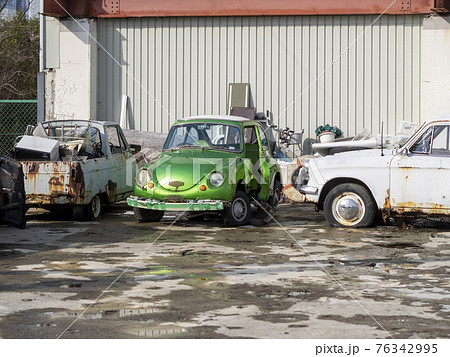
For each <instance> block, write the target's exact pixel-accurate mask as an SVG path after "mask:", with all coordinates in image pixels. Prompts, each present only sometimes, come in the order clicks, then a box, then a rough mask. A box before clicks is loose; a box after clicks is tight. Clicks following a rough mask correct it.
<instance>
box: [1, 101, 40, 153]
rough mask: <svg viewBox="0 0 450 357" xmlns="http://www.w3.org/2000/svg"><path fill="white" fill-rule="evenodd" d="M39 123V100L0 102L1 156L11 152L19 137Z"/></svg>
mask: <svg viewBox="0 0 450 357" xmlns="http://www.w3.org/2000/svg"><path fill="white" fill-rule="evenodd" d="M36 123H37V100H0V155H7V154H9V152H10V151H11V149H12V147H13V145H14V140H15V138H16V137H17V136H19V135H23V133H24V132H25V129H26V128H27V126H28V125H36Z"/></svg>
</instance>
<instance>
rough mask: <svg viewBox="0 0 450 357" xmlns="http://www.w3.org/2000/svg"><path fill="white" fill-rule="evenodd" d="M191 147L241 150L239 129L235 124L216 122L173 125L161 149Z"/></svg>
mask: <svg viewBox="0 0 450 357" xmlns="http://www.w3.org/2000/svg"><path fill="white" fill-rule="evenodd" d="M191 147H192V148H201V149H213V150H226V151H232V152H241V151H242V139H241V131H240V129H239V128H238V127H237V126H233V125H226V124H218V123H186V124H179V125H174V126H173V127H172V128H171V129H170V132H169V135H168V136H167V140H166V142H165V144H164V147H163V150H174V149H185V148H191Z"/></svg>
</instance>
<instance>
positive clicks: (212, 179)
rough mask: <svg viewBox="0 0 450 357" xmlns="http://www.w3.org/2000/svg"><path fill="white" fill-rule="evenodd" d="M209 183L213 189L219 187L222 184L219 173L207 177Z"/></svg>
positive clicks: (221, 177)
mask: <svg viewBox="0 0 450 357" xmlns="http://www.w3.org/2000/svg"><path fill="white" fill-rule="evenodd" d="M209 182H210V183H211V185H213V186H214V187H220V186H222V184H223V175H222V174H221V173H220V172H213V173H212V174H211V175H210V176H209Z"/></svg>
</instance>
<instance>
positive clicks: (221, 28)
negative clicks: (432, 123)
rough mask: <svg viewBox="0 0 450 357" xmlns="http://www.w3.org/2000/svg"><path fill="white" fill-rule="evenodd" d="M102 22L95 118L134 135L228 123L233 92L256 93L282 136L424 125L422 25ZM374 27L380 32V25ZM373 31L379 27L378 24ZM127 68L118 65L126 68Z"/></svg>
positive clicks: (407, 19) (316, 19) (384, 21)
mask: <svg viewBox="0 0 450 357" xmlns="http://www.w3.org/2000/svg"><path fill="white" fill-rule="evenodd" d="M376 19H377V16H287V17H283V16H281V17H222V18H220V17H210V18H129V19H99V21H98V40H99V43H100V44H101V46H103V47H104V49H105V50H107V51H108V52H109V53H110V54H111V55H112V56H113V57H114V59H115V60H117V63H116V62H115V60H113V59H112V58H111V57H110V56H108V55H107V54H106V53H105V51H104V50H102V49H99V56H98V77H99V82H98V101H99V102H98V118H100V119H108V120H114V121H116V122H117V121H119V115H120V105H121V96H122V95H123V94H126V95H128V96H129V97H130V98H131V106H130V114H131V118H132V126H133V127H134V128H136V129H141V130H148V131H163V132H166V131H167V130H168V128H169V126H170V124H172V123H173V122H174V120H175V119H176V118H180V117H184V116H190V115H197V114H226V111H227V104H226V100H227V91H228V83H233V82H248V83H250V84H251V90H252V96H253V101H254V103H255V105H256V107H257V110H258V111H265V110H266V109H269V110H270V111H271V112H272V113H273V118H274V120H275V122H276V123H278V125H279V126H280V127H286V126H289V127H290V128H294V129H296V130H300V129H302V128H305V131H306V134H307V135H306V136H310V137H315V134H314V129H315V128H316V127H317V126H319V125H324V124H326V123H329V124H332V125H336V126H338V127H339V128H341V129H342V130H343V131H344V133H345V134H346V135H353V134H355V133H357V132H359V131H360V130H361V129H363V128H366V129H368V130H369V131H371V132H373V133H379V132H380V130H381V122H382V121H384V122H385V131H386V132H388V133H391V134H394V133H395V132H396V129H397V127H398V124H399V122H400V121H402V120H407V121H413V122H419V120H420V118H419V115H420V57H421V56H420V53H421V34H422V24H423V16H383V17H381V18H380V19H379V20H378V21H376V22H375V20H376ZM374 22H375V23H374ZM372 23H373V25H372ZM119 64H120V66H119Z"/></svg>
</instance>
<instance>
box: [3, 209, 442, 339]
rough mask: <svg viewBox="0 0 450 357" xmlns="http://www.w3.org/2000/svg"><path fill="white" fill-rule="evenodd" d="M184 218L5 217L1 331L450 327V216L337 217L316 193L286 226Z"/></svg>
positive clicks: (238, 332)
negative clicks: (417, 221) (398, 220)
mask: <svg viewBox="0 0 450 357" xmlns="http://www.w3.org/2000/svg"><path fill="white" fill-rule="evenodd" d="M176 217H177V216H176V215H175V214H173V213H172V214H168V215H167V216H166V217H165V218H164V219H163V221H161V222H158V223H137V222H136V221H135V219H134V216H133V214H132V212H131V211H129V210H128V207H127V206H126V204H124V203H120V204H116V205H113V206H112V207H110V208H109V210H108V211H107V212H106V213H105V214H104V215H103V217H102V219H101V220H97V221H90V222H72V221H70V220H69V219H68V218H67V219H66V218H65V216H64V214H58V215H52V214H50V213H46V212H45V211H34V212H30V213H29V215H28V218H29V221H28V222H27V228H26V229H25V230H20V229H15V228H8V227H0V236H1V239H0V270H1V276H0V337H1V338H57V337H58V336H61V334H62V336H61V338H387V337H389V336H390V335H391V336H392V337H395V338H443V337H449V336H450V318H449V317H450V300H449V296H450V280H449V278H448V273H449V270H450V259H449V256H450V241H449V239H450V226H448V225H445V226H444V225H439V224H434V223H433V224H431V225H430V224H428V225H426V226H425V227H421V228H417V227H414V226H410V227H409V228H408V229H401V228H397V227H395V226H379V227H373V228H369V229H337V228H331V227H329V226H328V225H327V223H326V222H325V220H324V217H323V214H322V213H316V212H314V209H313V207H312V206H310V205H306V204H305V205H298V206H290V205H286V204H285V205H281V206H280V208H279V210H278V211H277V214H276V216H275V217H276V219H277V220H278V221H279V223H280V224H281V226H282V227H280V226H279V225H278V224H277V223H276V222H274V221H272V222H270V223H269V224H267V225H264V226H252V225H249V226H245V227H239V228H226V227H223V226H222V223H221V222H220V221H219V220H218V219H215V218H214V217H212V218H209V219H207V220H204V221H199V220H198V218H197V219H188V218H186V217H185V216H184V215H183V216H181V217H179V219H178V221H177V222H176V223H174V224H173V225H172V222H173V220H174V219H175V218H176ZM158 237H159V238H158ZM155 240H156V241H155ZM105 289H106V291H105ZM89 306H90V308H89V309H87V310H86V308H87V307H89ZM85 310H86V311H85ZM84 311H85V312H84ZM83 312H84V314H83Z"/></svg>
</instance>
